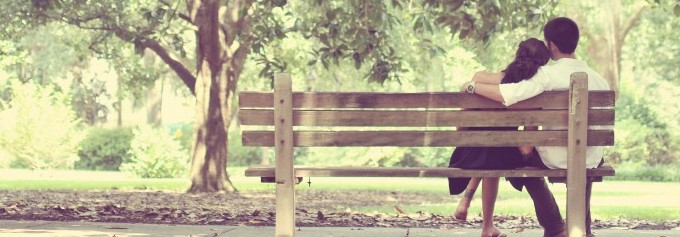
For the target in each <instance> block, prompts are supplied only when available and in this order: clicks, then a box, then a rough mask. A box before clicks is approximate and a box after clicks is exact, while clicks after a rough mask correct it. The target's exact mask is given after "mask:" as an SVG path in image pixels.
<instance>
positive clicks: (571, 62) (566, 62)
mask: <svg viewBox="0 0 680 237" xmlns="http://www.w3.org/2000/svg"><path fill="white" fill-rule="evenodd" d="M558 64H559V65H563V66H588V64H586V62H585V61H583V60H578V59H575V58H560V59H558V60H557V61H555V64H553V65H558Z"/></svg>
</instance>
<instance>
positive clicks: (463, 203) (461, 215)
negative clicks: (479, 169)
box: [453, 177, 481, 220]
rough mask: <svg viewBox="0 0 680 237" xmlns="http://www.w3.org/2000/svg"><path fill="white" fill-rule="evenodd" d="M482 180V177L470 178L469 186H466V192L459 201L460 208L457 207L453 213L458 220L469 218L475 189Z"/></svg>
mask: <svg viewBox="0 0 680 237" xmlns="http://www.w3.org/2000/svg"><path fill="white" fill-rule="evenodd" d="M480 181H481V179H480V178H474V177H473V178H471V179H470V182H469V183H468V186H467V188H465V194H463V197H462V198H461V199H460V201H459V202H458V208H456V212H454V213H453V217H454V218H456V219H458V220H465V219H467V214H468V209H469V208H470V202H472V198H473V197H474V196H475V191H477V187H478V186H479V182H480Z"/></svg>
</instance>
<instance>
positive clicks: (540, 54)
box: [501, 38, 550, 83]
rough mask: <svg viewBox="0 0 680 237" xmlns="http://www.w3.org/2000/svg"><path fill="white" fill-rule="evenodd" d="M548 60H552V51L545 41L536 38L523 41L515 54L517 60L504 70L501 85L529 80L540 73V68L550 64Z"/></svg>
mask: <svg viewBox="0 0 680 237" xmlns="http://www.w3.org/2000/svg"><path fill="white" fill-rule="evenodd" d="M548 60H550V51H549V50H548V47H546V46H545V44H544V43H543V41H540V40H538V39H536V38H529V39H527V40H525V41H522V42H521V43H519V47H518V48H517V52H516V53H515V60H513V61H512V63H510V65H508V67H507V68H505V70H503V72H504V73H505V75H504V76H503V80H501V83H515V82H519V81H521V80H524V79H529V78H531V77H532V76H534V74H536V72H538V68H539V67H541V66H543V65H545V64H546V63H548Z"/></svg>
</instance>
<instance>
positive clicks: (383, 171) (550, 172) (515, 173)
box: [245, 165, 615, 177]
mask: <svg viewBox="0 0 680 237" xmlns="http://www.w3.org/2000/svg"><path fill="white" fill-rule="evenodd" d="M274 173H275V167H273V166H253V167H250V168H248V169H246V171H245V174H246V176H248V177H274ZM587 175H588V176H590V177H598V176H599V177H601V176H614V175H615V171H614V168H612V167H611V166H609V165H604V166H602V167H599V168H594V169H588V170H587ZM295 176H296V177H567V170H566V169H535V168H520V169H514V170H469V169H458V168H447V167H295Z"/></svg>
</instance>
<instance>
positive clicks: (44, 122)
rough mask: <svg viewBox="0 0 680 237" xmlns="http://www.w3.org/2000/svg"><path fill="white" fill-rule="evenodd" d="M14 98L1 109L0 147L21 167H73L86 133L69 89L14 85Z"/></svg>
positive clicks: (30, 84)
mask: <svg viewBox="0 0 680 237" xmlns="http://www.w3.org/2000/svg"><path fill="white" fill-rule="evenodd" d="M11 89H12V100H11V101H10V102H9V105H8V109H6V110H3V111H1V112H0V121H3V122H2V123H0V134H2V135H0V147H3V148H4V149H5V150H6V151H7V152H8V153H9V154H10V155H11V157H13V158H14V159H15V161H14V162H13V163H14V164H15V165H17V166H20V167H26V168H30V169H55V168H66V169H70V168H73V163H74V162H75V161H76V160H78V156H77V154H76V153H77V149H78V145H79V143H80V141H81V139H82V137H83V135H84V134H83V132H82V131H81V128H80V126H79V121H78V120H77V119H76V117H75V115H74V113H73V111H72V110H71V107H70V101H69V100H70V97H69V95H68V93H61V92H55V91H54V90H52V89H50V88H49V87H40V86H38V85H36V84H33V83H27V84H21V83H18V82H14V83H13V84H12V85H11Z"/></svg>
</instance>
